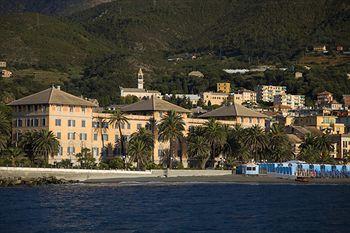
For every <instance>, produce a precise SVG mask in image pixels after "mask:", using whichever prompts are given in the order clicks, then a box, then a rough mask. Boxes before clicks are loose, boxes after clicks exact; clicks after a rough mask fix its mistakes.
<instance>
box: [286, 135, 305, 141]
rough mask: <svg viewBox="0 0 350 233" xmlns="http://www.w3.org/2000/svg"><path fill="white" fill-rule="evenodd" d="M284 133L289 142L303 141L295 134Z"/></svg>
mask: <svg viewBox="0 0 350 233" xmlns="http://www.w3.org/2000/svg"><path fill="white" fill-rule="evenodd" d="M286 135H287V138H288V141H289V142H291V143H302V142H303V140H301V139H300V138H298V136H297V135H295V134H286Z"/></svg>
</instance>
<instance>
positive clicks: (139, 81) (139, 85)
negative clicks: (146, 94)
mask: <svg viewBox="0 0 350 233" xmlns="http://www.w3.org/2000/svg"><path fill="white" fill-rule="evenodd" d="M137 88H138V89H143V72H142V69H141V68H140V69H139V73H138V74H137Z"/></svg>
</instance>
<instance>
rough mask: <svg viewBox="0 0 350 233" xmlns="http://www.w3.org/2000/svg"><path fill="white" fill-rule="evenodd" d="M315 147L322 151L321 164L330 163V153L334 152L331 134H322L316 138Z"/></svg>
mask: <svg viewBox="0 0 350 233" xmlns="http://www.w3.org/2000/svg"><path fill="white" fill-rule="evenodd" d="M315 147H316V148H317V149H318V150H319V151H320V158H319V159H320V162H328V161H329V159H330V152H331V151H333V150H334V146H333V145H332V142H331V140H330V137H329V134H322V135H321V136H318V137H316V140H315Z"/></svg>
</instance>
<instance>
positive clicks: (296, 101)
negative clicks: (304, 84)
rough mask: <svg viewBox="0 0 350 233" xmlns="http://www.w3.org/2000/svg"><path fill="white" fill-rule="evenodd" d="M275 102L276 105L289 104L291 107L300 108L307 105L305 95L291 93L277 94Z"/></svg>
mask: <svg viewBox="0 0 350 233" xmlns="http://www.w3.org/2000/svg"><path fill="white" fill-rule="evenodd" d="M273 104H274V105H276V106H288V107H290V108H291V109H299V108H303V107H304V105H305V96H304V95H291V94H280V95H275V96H274V100H273Z"/></svg>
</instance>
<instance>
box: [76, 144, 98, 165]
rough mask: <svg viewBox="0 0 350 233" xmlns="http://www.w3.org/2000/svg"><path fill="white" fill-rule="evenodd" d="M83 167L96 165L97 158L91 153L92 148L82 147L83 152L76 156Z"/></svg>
mask: <svg viewBox="0 0 350 233" xmlns="http://www.w3.org/2000/svg"><path fill="white" fill-rule="evenodd" d="M75 157H76V158H77V161H78V162H79V163H80V167H81V168H86V169H91V168H94V167H96V159H95V158H94V157H93V155H92V154H91V151H90V149H88V148H82V149H81V152H80V153H78V154H76V156H75Z"/></svg>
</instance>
